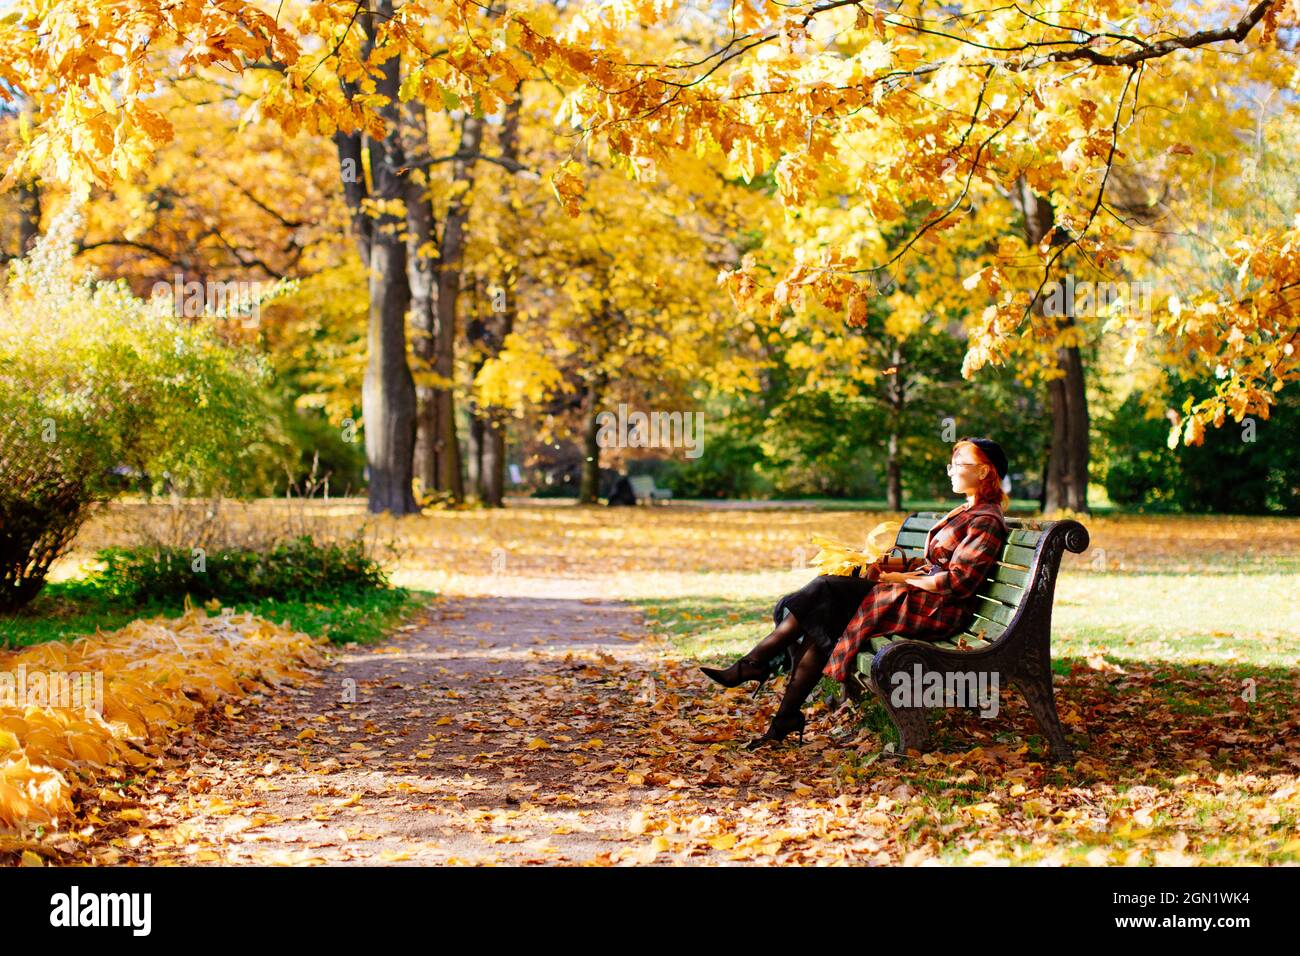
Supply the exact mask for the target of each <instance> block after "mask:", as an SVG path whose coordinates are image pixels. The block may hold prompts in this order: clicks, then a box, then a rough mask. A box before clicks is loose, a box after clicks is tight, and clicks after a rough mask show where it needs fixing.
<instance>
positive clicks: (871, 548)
mask: <svg viewBox="0 0 1300 956" xmlns="http://www.w3.org/2000/svg"><path fill="white" fill-rule="evenodd" d="M898 528H899V524H898V522H897V521H882V522H880V524H878V525H876V526H875V527H874V528H872V529H871V532H870V534H868V535H867V543H866V547H864V548H861V549H859V548H854V547H852V546H851V545H847V544H840V543H838V542H836V541H832V540H830V538H827V537H824V536H823V535H820V534H814V535H813V536H812V543H813V544H815V545H817V547H819V548H821V550H820V551H818V552H817V554H816V556H815V557H814V558H813V559H812V564H813V567H815V568H816V569H817V573H818V574H834V575H839V576H841V577H847V576H850V575H852V574H853V572H854V571H855V570H857V569H858V568H865V567H866V566H867V565H869V564H874V563H875V562H876V561H879V560H880V558H881V557H883V556H884V555H885V553H886V552H888V551H889V549H890V548H892V547H893V546H894V540H895V539H896V538H897V537H898Z"/></svg>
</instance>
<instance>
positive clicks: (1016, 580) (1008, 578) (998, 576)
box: [993, 564, 1029, 588]
mask: <svg viewBox="0 0 1300 956" xmlns="http://www.w3.org/2000/svg"><path fill="white" fill-rule="evenodd" d="M993 580H994V581H997V582H998V583H999V584H1010V585H1011V586H1012V587H1016V588H1023V587H1024V586H1025V582H1026V581H1028V580H1029V572H1028V571H1026V570H1025V569H1024V568H1009V567H1007V566H1006V565H1005V564H999V565H998V568H997V570H996V571H995V572H993Z"/></svg>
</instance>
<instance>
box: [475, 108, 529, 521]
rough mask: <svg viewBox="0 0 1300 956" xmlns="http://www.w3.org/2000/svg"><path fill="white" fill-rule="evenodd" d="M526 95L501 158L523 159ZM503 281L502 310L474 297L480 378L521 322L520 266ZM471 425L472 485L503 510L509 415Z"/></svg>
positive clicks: (487, 413) (484, 416)
mask: <svg viewBox="0 0 1300 956" xmlns="http://www.w3.org/2000/svg"><path fill="white" fill-rule="evenodd" d="M522 97H523V90H522V85H521V86H519V87H516V88H515V94H514V97H513V98H512V99H511V100H510V102H509V104H507V106H506V111H505V118H504V119H503V121H502V123H501V132H500V134H499V145H500V151H501V158H502V160H504V161H506V162H509V163H514V162H517V160H518V158H519V108H520V104H521V100H522ZM500 282H501V291H502V299H503V302H502V305H503V308H502V309H500V310H498V309H496V307H495V306H496V297H495V296H490V299H491V304H490V305H489V306H488V307H487V308H486V309H484V308H483V298H482V297H480V296H477V295H476V296H475V298H474V301H475V303H476V312H475V316H474V321H473V322H472V323H471V325H470V329H469V333H470V347H471V349H472V350H473V354H474V363H473V371H474V375H475V377H477V375H478V372H479V370H480V369H481V368H482V367H483V365H484V364H485V363H486V361H487V360H488V359H489V358H492V357H495V356H497V355H499V354H500V352H501V348H502V346H503V345H504V344H505V339H506V336H507V335H509V334H510V333H511V331H512V330H513V329H514V326H515V315H516V311H517V304H516V299H515V282H516V270H515V268H514V267H513V266H508V267H506V268H505V270H504V271H503V273H502V275H501V277H500ZM470 429H471V436H470V439H471V440H470V444H471V446H472V448H473V452H472V454H471V465H472V468H473V474H472V476H471V484H472V487H473V488H474V491H475V493H476V494H477V495H478V498H479V501H480V502H482V503H483V504H484V505H487V506H488V507H491V508H500V507H501V506H502V505H503V504H504V502H505V475H506V419H505V417H504V416H503V415H502V413H501V411H500V410H499V409H495V408H478V407H477V406H475V407H474V408H473V417H472V419H471V422H470Z"/></svg>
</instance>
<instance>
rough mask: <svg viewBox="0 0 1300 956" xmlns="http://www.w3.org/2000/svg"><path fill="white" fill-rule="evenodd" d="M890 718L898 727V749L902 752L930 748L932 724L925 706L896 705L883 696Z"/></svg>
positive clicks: (921, 750) (922, 750)
mask: <svg viewBox="0 0 1300 956" xmlns="http://www.w3.org/2000/svg"><path fill="white" fill-rule="evenodd" d="M882 702H883V703H884V705H885V710H886V711H887V712H888V713H889V719H890V720H892V721H893V722H894V726H895V727H897V728H898V749H899V751H900V752H902V753H906V752H907V751H909V750H919V751H920V752H921V753H925V751H927V750H929V749H930V724H929V721H927V720H926V718H925V708H924V707H895V706H894V705H893V704H891V703H890V702H889V699H888V698H882Z"/></svg>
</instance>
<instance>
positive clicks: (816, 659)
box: [746, 614, 827, 714]
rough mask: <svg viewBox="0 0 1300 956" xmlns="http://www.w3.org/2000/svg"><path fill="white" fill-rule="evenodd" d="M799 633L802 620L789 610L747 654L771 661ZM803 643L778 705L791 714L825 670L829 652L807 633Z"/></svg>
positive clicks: (779, 709) (783, 712)
mask: <svg viewBox="0 0 1300 956" xmlns="http://www.w3.org/2000/svg"><path fill="white" fill-rule="evenodd" d="M800 633H801V629H800V627H799V622H798V621H797V620H795V616H794V615H793V614H787V615H786V617H785V620H783V621H782V622H781V623H780V624H778V625H777V626H776V627H775V628H774V629H773V630H772V633H771V634H769V635H767V637H765V638H763V639H762V640H761V641H759V642H758V643H757V644H756V645H754V649H753V650H751V651H750V652H749V654H747V655H746V656H747V657H751V658H757V659H758V660H761V661H770V660H772V659H773V658H774V657H776V656H777V655H778V654H780V653H781V652H782V651H783V650H785V649H786V648H787V647H789V646H790V645H791V644H793V643H794V642H795V641H796V640H798V638H799V634H800ZM803 644H804V648H803V653H802V654H800V655H799V662H798V663H797V664H796V665H795V668H794V672H793V673H792V674H791V675H790V678H789V680H788V681H787V682H786V685H785V696H784V697H782V698H781V706H780V707H779V708H777V713H780V714H790V713H793V712H794V711H797V710H798V709H799V708H800V707H801V706H803V702H804V701H805V700H807V699H808V695H809V694H810V693H811V692H812V689H813V688H814V687H816V686H817V682H818V681H819V680H820V679H821V676H822V670H823V669H824V668H825V667H826V659H827V655H826V654H825V653H824V652H823V651H822V649H821V648H820V647H818V646H817V642H816V641H814V640H813V639H812V638H810V637H807V636H805V637H804V640H803Z"/></svg>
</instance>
